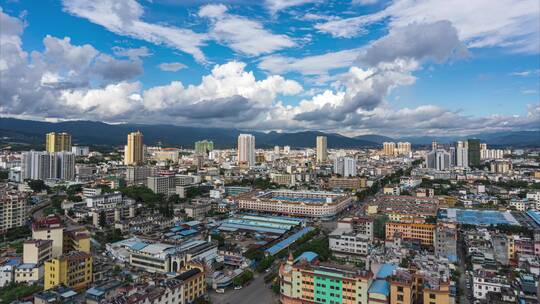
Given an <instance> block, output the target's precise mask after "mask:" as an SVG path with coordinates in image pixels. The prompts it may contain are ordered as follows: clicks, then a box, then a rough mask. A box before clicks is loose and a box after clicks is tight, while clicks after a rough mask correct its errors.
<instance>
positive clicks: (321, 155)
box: [317, 136, 328, 163]
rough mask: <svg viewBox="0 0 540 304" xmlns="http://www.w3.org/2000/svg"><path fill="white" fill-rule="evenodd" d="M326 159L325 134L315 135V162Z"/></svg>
mask: <svg viewBox="0 0 540 304" xmlns="http://www.w3.org/2000/svg"><path fill="white" fill-rule="evenodd" d="M327 159H328V144H327V141H326V136H317V162H318V163H322V162H325V161H326V160H327Z"/></svg>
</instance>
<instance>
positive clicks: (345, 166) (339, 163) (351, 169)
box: [334, 157, 356, 177]
mask: <svg viewBox="0 0 540 304" xmlns="http://www.w3.org/2000/svg"><path fill="white" fill-rule="evenodd" d="M334 173H335V174H339V175H341V176H343V177H349V176H356V159H354V158H352V157H337V158H336V159H335V160H334Z"/></svg>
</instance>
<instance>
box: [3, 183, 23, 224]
mask: <svg viewBox="0 0 540 304" xmlns="http://www.w3.org/2000/svg"><path fill="white" fill-rule="evenodd" d="M26 207H27V204H26V196H25V195H24V194H23V193H21V192H18V191H15V190H13V189H11V188H10V186H9V185H7V184H0V232H2V231H6V230H8V229H11V228H15V227H20V226H23V225H24V224H25V222H26Z"/></svg>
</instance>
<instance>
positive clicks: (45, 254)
mask: <svg viewBox="0 0 540 304" xmlns="http://www.w3.org/2000/svg"><path fill="white" fill-rule="evenodd" d="M52 243H53V241H52V240H26V241H24V243H23V263H26V264H38V265H43V263H45V261H48V260H49V259H51V258H52Z"/></svg>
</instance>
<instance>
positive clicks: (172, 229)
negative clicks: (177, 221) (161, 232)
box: [171, 227, 186, 232]
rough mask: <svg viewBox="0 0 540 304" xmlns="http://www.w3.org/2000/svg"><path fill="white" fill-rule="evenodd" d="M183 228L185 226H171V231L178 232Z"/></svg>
mask: <svg viewBox="0 0 540 304" xmlns="http://www.w3.org/2000/svg"><path fill="white" fill-rule="evenodd" d="M184 229H186V228H184V227H172V228H171V232H178V231H182V230H184Z"/></svg>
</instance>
